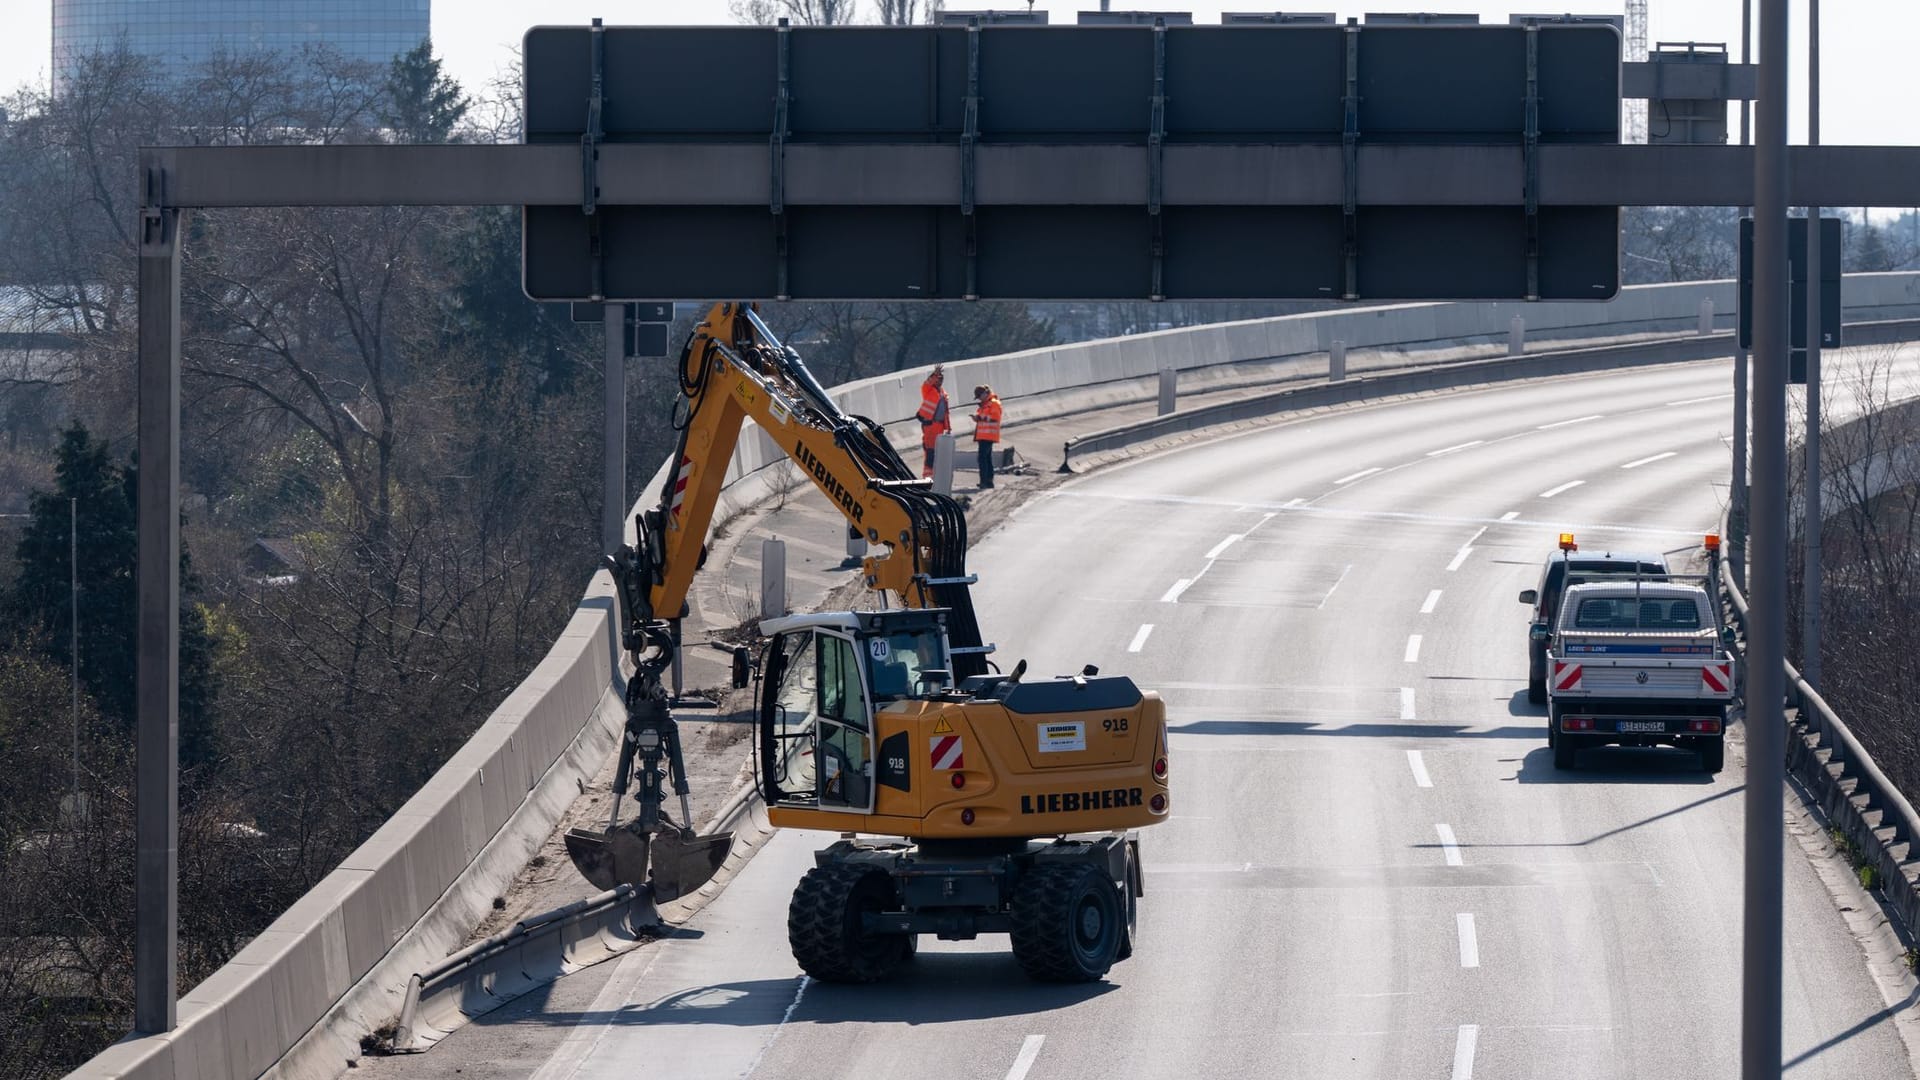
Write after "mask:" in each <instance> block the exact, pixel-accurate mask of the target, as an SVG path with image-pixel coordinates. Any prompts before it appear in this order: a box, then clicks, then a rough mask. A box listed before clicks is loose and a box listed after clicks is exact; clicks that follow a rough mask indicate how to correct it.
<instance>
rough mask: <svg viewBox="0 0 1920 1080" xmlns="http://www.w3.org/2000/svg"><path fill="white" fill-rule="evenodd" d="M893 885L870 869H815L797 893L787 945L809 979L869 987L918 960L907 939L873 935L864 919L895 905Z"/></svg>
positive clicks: (789, 910)
mask: <svg viewBox="0 0 1920 1080" xmlns="http://www.w3.org/2000/svg"><path fill="white" fill-rule="evenodd" d="M894 904H895V900H894V890H893V882H892V881H891V880H889V879H888V878H887V875H886V874H885V873H884V872H882V871H880V870H875V869H873V868H871V867H858V866H816V867H814V868H813V869H811V870H809V871H807V875H806V876H805V877H803V878H801V879H800V884H799V886H798V887H796V888H795V889H794V890H793V902H792V903H790V904H789V905H788V906H787V943H788V944H789V945H791V946H792V947H793V958H794V959H795V960H796V961H798V962H799V964H800V969H801V970H802V971H805V972H806V973H807V974H808V975H809V976H811V977H813V978H815V979H818V980H820V981H821V982H830V983H870V982H878V981H879V980H881V979H884V978H886V977H887V976H889V975H892V974H893V973H894V972H895V971H897V970H899V968H900V966H901V965H902V964H904V963H906V962H907V960H908V958H910V957H911V956H912V955H913V939H912V938H910V937H908V936H907V935H905V934H869V933H867V932H866V931H865V930H863V929H862V928H861V925H860V923H861V918H860V917H861V916H862V915H864V914H866V913H868V912H880V911H885V910H887V909H888V908H889V907H892V906H894Z"/></svg>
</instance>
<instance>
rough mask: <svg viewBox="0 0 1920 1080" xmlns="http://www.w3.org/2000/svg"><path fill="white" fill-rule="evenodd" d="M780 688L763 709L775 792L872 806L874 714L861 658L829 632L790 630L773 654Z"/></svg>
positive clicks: (841, 805) (836, 805)
mask: <svg viewBox="0 0 1920 1080" xmlns="http://www.w3.org/2000/svg"><path fill="white" fill-rule="evenodd" d="M769 658H770V663H771V664H773V665H774V666H775V667H776V670H774V671H772V672H770V676H771V680H772V684H773V689H772V691H771V692H770V693H769V694H768V696H767V698H766V700H765V703H764V704H763V706H762V709H761V724H762V752H763V755H764V758H765V761H766V764H765V765H764V768H765V769H766V771H767V775H768V776H769V777H770V778H771V780H772V784H771V785H770V787H771V788H772V789H773V790H770V791H769V792H768V794H769V795H770V796H773V797H775V798H777V800H778V801H781V802H787V803H796V802H797V803H811V804H813V805H815V806H818V807H819V808H821V809H823V810H849V811H857V812H860V813H865V812H868V811H870V810H871V809H872V808H873V738H872V730H873V711H872V706H871V705H870V703H869V701H870V699H869V695H868V693H867V682H866V677H865V673H864V672H863V671H862V667H861V663H860V653H859V651H858V650H857V649H856V648H855V647H854V642H853V640H852V639H851V638H847V637H844V636H841V635H839V634H836V633H833V632H831V631H826V630H818V629H811V628H810V629H806V630H796V631H790V632H788V633H785V634H781V635H780V636H779V637H777V638H775V639H774V642H773V644H772V646H771V647H770V649H769Z"/></svg>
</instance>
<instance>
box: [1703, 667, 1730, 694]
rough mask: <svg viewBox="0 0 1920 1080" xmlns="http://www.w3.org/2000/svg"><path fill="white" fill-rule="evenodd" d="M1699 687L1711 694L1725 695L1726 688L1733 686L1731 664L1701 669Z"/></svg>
mask: <svg viewBox="0 0 1920 1080" xmlns="http://www.w3.org/2000/svg"><path fill="white" fill-rule="evenodd" d="M1700 685H1701V686H1703V687H1705V688H1706V689H1707V690H1708V691H1709V692H1711V693H1715V694H1724V693H1726V692H1727V688H1728V687H1730V686H1732V685H1733V665H1732V664H1731V663H1726V664H1708V665H1707V666H1706V667H1703V668H1701V669H1700Z"/></svg>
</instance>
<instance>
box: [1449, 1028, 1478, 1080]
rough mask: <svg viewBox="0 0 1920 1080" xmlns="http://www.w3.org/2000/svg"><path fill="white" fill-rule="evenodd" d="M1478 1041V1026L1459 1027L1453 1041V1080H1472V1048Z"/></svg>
mask: <svg viewBox="0 0 1920 1080" xmlns="http://www.w3.org/2000/svg"><path fill="white" fill-rule="evenodd" d="M1479 1041H1480V1025H1478V1024H1461V1025H1460V1034H1459V1035H1458V1036H1456V1037H1455V1038H1454V1041H1453V1080H1473V1047H1474V1044H1475V1043H1477V1042H1479Z"/></svg>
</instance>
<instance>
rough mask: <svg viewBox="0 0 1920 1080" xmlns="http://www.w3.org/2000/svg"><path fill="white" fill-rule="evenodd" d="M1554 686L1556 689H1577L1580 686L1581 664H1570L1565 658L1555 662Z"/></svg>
mask: <svg viewBox="0 0 1920 1080" xmlns="http://www.w3.org/2000/svg"><path fill="white" fill-rule="evenodd" d="M1553 688H1554V689H1555V690H1577V689H1579V688H1580V665H1579V664H1569V663H1567V662H1566V661H1565V660H1555V661H1554V662H1553Z"/></svg>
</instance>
